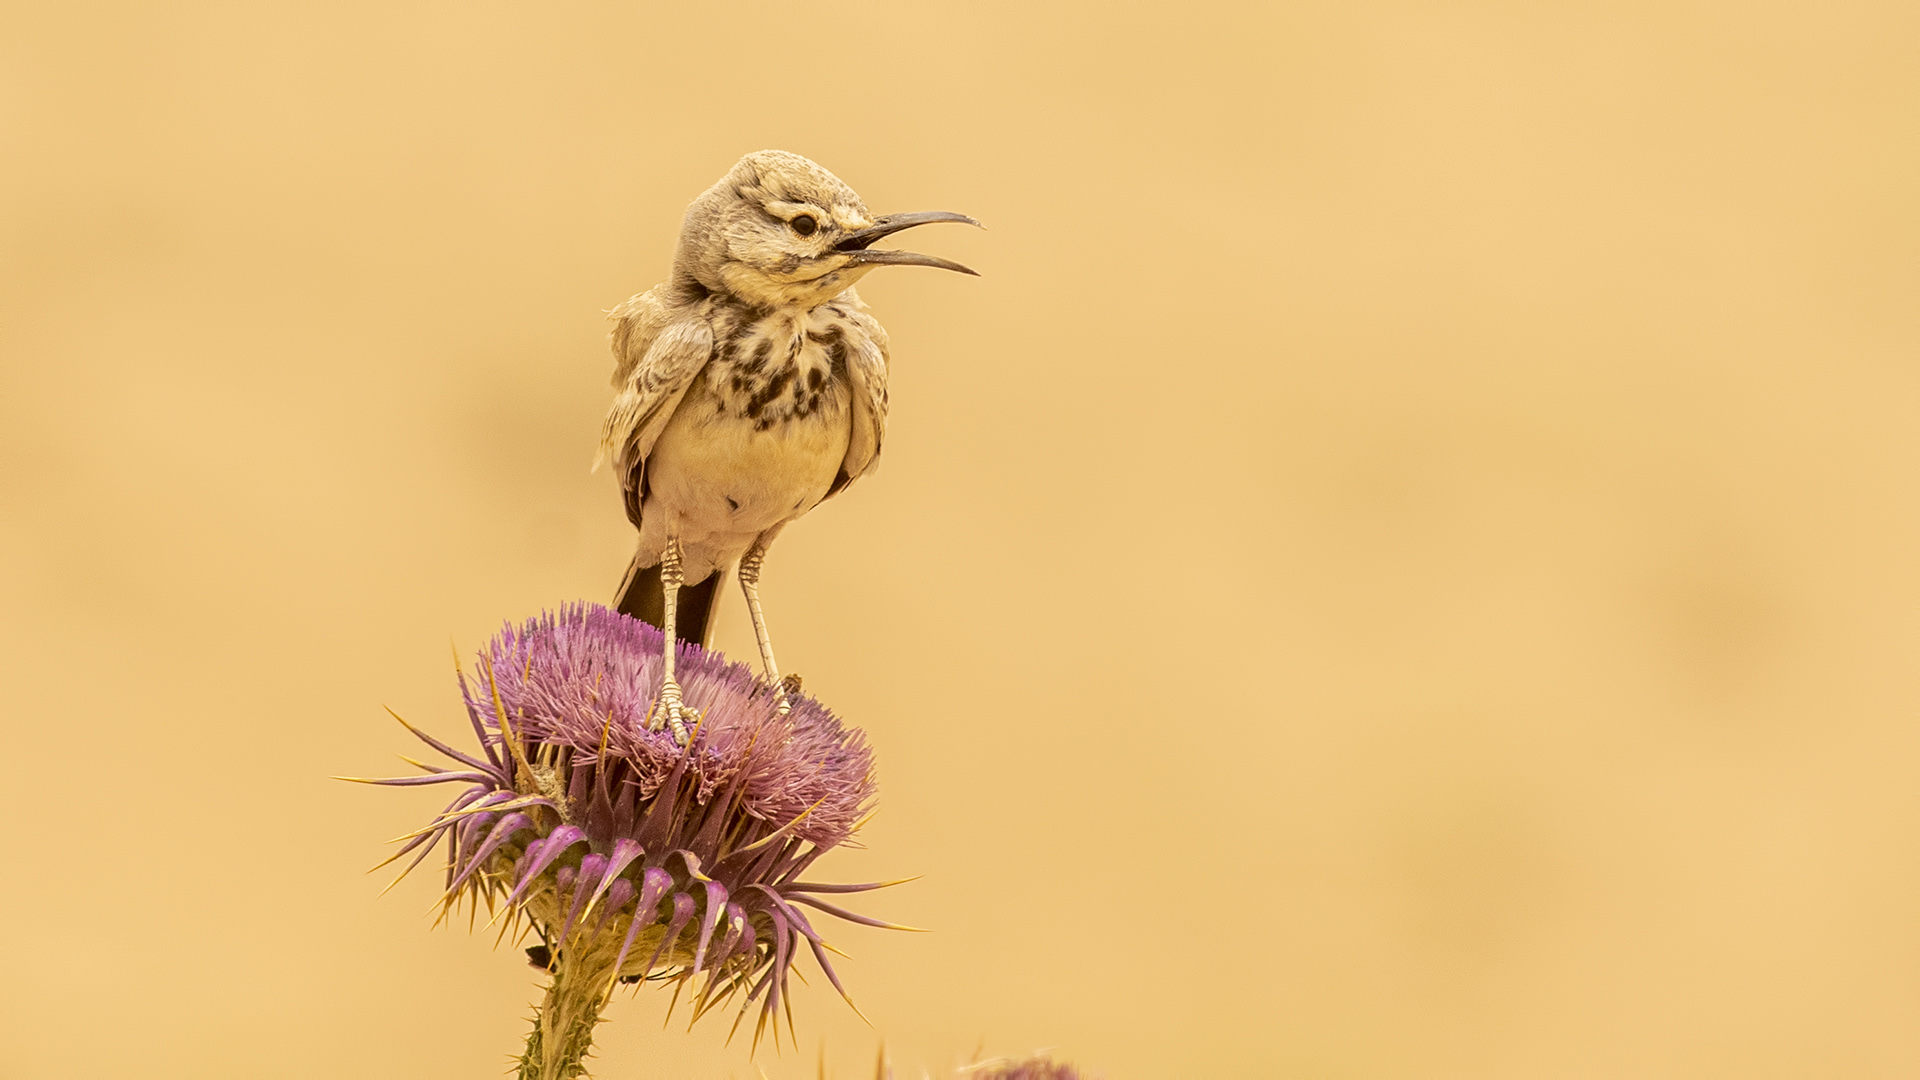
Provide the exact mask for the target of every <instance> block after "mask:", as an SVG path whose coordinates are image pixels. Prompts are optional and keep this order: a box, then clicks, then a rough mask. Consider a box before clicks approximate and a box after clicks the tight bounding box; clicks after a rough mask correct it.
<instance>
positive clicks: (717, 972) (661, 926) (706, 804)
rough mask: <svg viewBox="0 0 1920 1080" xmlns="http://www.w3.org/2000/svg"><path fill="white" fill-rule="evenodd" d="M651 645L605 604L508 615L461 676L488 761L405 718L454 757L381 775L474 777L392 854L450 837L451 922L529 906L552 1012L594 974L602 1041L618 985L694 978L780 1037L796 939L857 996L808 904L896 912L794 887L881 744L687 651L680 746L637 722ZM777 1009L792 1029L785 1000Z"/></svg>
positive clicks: (682, 667)
mask: <svg viewBox="0 0 1920 1080" xmlns="http://www.w3.org/2000/svg"><path fill="white" fill-rule="evenodd" d="M661 646H662V639H661V633H660V631H659V630H658V629H656V628H654V627H653V626H650V625H648V624H647V623H644V622H641V621H640V620H638V619H634V618H630V617H628V616H626V615H622V614H618V613H616V612H613V611H609V610H607V609H606V608H604V607H600V606H599V605H597V604H577V605H569V606H566V607H563V608H562V609H561V610H560V612H559V613H558V614H557V615H556V614H544V615H542V616H541V617H540V618H537V619H534V620H531V621H529V622H527V623H526V624H525V625H523V626H520V627H517V628H516V627H513V626H508V627H506V628H505V629H503V630H502V631H501V633H500V634H498V635H497V636H496V637H495V638H494V639H493V640H492V641H491V642H489V643H488V645H487V647H486V649H485V651H484V652H482V654H481V656H480V662H479V665H478V667H477V668H476V670H475V671H474V673H473V674H472V675H471V677H469V676H466V675H463V676H462V677H461V679H460V685H461V694H462V697H463V698H464V699H465V702H466V706H467V713H468V715H469V717H471V719H472V721H473V726H474V731H475V733H476V734H477V735H478V736H479V740H480V745H481V756H475V755H471V754H464V753H461V752H460V751H458V750H455V749H454V748H452V747H450V746H448V745H446V744H444V743H442V742H440V741H438V740H436V739H434V738H432V737H431V736H428V735H426V734H425V733H423V732H420V731H418V730H416V729H414V728H413V727H412V725H408V730H410V731H413V732H414V734H416V735H418V736H419V737H420V738H421V739H422V740H423V741H425V742H426V743H427V744H428V745H430V746H432V747H434V748H435V749H436V750H438V751H440V752H441V753H443V754H445V755H447V756H448V757H449V758H451V759H453V761H454V762H455V764H454V766H453V767H452V768H450V769H437V768H436V767H434V766H430V765H422V766H421V768H423V769H425V770H427V775H424V776H412V777H396V778H392V779H383V780H373V781H369V782H371V783H378V784H389V785H407V786H411V785H417V784H438V783H452V784H462V785H465V790H463V791H462V792H461V794H460V795H459V796H458V797H457V798H455V799H454V800H453V802H452V803H450V804H449V805H448V806H447V807H446V809H445V810H443V811H442V812H441V813H440V815H439V816H438V817H436V818H435V819H434V820H433V822H432V823H430V824H429V825H428V826H427V827H426V828H425V829H422V830H420V831H419V832H418V833H415V834H413V835H412V837H411V838H410V839H409V840H408V843H407V844H406V845H405V846H404V847H403V848H402V849H401V850H400V852H399V853H398V854H396V855H395V856H394V858H396V859H397V858H399V857H400V856H402V855H406V854H408V853H409V852H411V851H413V849H415V848H420V849H421V850H420V851H419V854H418V855H416V856H415V858H414V860H413V862H412V863H411V864H409V866H408V869H409V870H411V869H412V868H413V866H417V865H419V863H420V862H421V861H422V860H423V859H425V858H426V857H427V855H428V854H430V853H431V852H432V851H433V850H434V849H435V848H436V847H437V846H438V845H439V844H440V843H441V841H442V840H445V841H446V842H447V847H448V857H447V863H446V875H447V893H446V896H445V897H444V900H443V905H444V906H443V911H442V915H443V917H444V916H445V915H446V914H448V913H450V912H451V911H453V910H454V909H456V908H457V907H458V905H459V904H460V903H462V902H463V901H464V902H465V903H467V904H469V905H470V906H471V907H472V909H473V910H475V911H476V912H477V910H478V908H479V907H480V906H481V905H482V904H484V905H485V906H486V907H487V909H488V910H489V911H490V912H497V914H495V916H494V917H495V918H496V919H497V918H499V917H500V916H501V915H506V916H508V917H509V919H510V922H509V926H511V925H514V924H515V922H517V921H518V920H519V919H521V918H524V919H526V920H527V922H528V923H529V924H530V925H531V927H532V928H533V929H534V930H536V931H537V932H538V933H539V935H540V937H541V940H542V941H543V942H544V943H545V944H544V945H543V946H540V947H537V948H535V949H531V950H529V955H531V956H533V957H534V958H535V961H536V963H537V964H541V965H543V966H549V967H550V968H551V969H552V970H554V971H555V972H556V975H555V980H556V986H555V988H554V989H550V991H549V1005H550V1008H549V1009H546V1010H543V1013H550V1012H552V1011H554V1010H553V1008H551V1006H552V1004H553V1002H554V1001H555V997H554V994H555V992H556V991H557V988H558V984H559V983H560V982H561V981H563V980H566V981H570V982H573V983H575V984H576V989H578V987H579V986H583V985H585V984H586V983H591V985H592V987H594V988H596V989H594V990H593V992H592V993H589V994H587V997H589V998H592V1000H591V1001H590V1002H588V1005H589V1006H590V1008H588V1013H589V1015H588V1016H587V1017H586V1022H585V1031H586V1032H587V1033H588V1034H589V1035H590V1032H591V1028H592V1023H593V1020H594V1019H596V1018H597V1016H598V1012H599V1005H600V1004H601V1003H603V1002H604V1000H605V996H606V993H608V992H610V991H611V990H612V987H613V985H614V983H615V981H616V980H618V981H626V982H637V981H639V980H641V979H643V978H648V977H652V978H654V979H661V980H667V981H673V982H675V983H676V986H678V987H681V988H685V987H686V986H688V984H689V983H691V982H692V981H693V980H694V978H695V976H697V975H700V974H702V973H704V975H705V979H704V982H703V983H701V984H700V987H699V991H698V993H697V994H696V995H695V996H694V998H693V1010H694V1018H695V1019H696V1020H697V1019H698V1018H699V1017H700V1016H701V1015H704V1014H705V1013H706V1012H707V1011H709V1010H711V1009H713V1008H715V1007H717V1006H719V1005H720V1004H722V1003H724V1002H725V1001H727V1000H730V999H731V998H732V997H733V996H734V995H735V994H739V993H743V992H744V994H745V998H744V1000H742V1002H741V1005H740V1013H739V1016H738V1017H736V1018H735V1020H734V1028H735V1029H737V1028H738V1026H739V1023H740V1019H741V1018H744V1016H745V1015H746V1012H747V1009H748V1008H749V1007H750V1006H752V1005H753V1004H754V1003H755V1002H756V1001H757V1002H759V1005H760V1015H759V1019H758V1022H757V1023H756V1024H755V1027H754V1042H755V1044H756V1046H757V1045H758V1043H759V1040H760V1036H761V1033H762V1031H763V1030H764V1028H765V1027H766V1025H767V1023H768V1021H769V1020H771V1021H772V1022H773V1025H774V1038H775V1040H776V1042H777V1041H778V1039H779V1010H780V1006H781V1003H782V1001H783V999H785V998H786V997H787V974H788V971H789V970H790V969H791V967H792V964H793V962H794V959H795V957H796V956H797V954H798V952H799V949H800V946H801V944H802V943H803V942H804V943H805V946H806V948H807V949H808V951H809V952H811V953H812V954H813V956H814V959H815V960H816V961H817V962H818V963H819V965H820V967H821V969H822V970H823V971H824V972H825V974H826V976H827V978H828V980H829V981H830V982H831V983H832V984H833V986H834V988H835V989H836V990H840V992H841V994H842V995H843V996H844V995H845V993H846V991H845V990H844V989H843V988H842V987H841V986H840V979H839V977H838V975H836V974H835V973H834V970H833V967H832V965H831V964H830V963H829V962H828V960H827V954H826V949H827V946H826V943H825V942H824V941H823V940H822V939H821V937H820V935H819V934H818V933H817V932H816V931H815V929H814V927H813V924H812V922H811V921H810V920H809V918H808V915H807V914H806V913H805V912H803V911H802V910H801V908H802V907H809V908H812V909H814V911H816V912H826V913H827V914H830V915H834V916H837V917H839V918H841V919H846V920H849V921H852V922H858V923H862V924H864V925H868V926H882V927H890V926H891V924H888V923H884V922H880V921H879V920H876V919H870V918H867V917H865V916H862V915H856V914H854V913H852V912H849V911H846V910H843V909H842V908H840V907H838V906H837V905H835V904H832V903H830V902H828V901H826V900H823V899H821V898H820V897H821V896H822V895H831V894H837V893H854V892H864V891H867V890H869V889H876V888H880V887H882V886H883V885H885V884H892V883H890V882H876V883H871V884H865V885H830V884H819V883H812V882H807V881H802V880H800V875H801V874H802V873H803V872H804V871H805V870H806V869H807V868H808V867H809V866H810V865H811V864H812V863H813V861H814V860H815V859H817V858H819V857H820V856H821V855H822V854H823V853H825V852H826V851H827V850H828V849H830V848H832V847H834V846H835V845H837V844H840V843H843V842H845V841H846V840H847V839H848V838H849V837H851V836H852V835H853V833H854V831H855V830H856V829H858V827H859V826H860V824H861V822H862V820H863V819H864V818H865V816H866V815H867V813H868V811H869V809H870V808H871V805H872V802H873V794H874V782H873V754H872V751H870V750H869V749H868V748H867V745H866V739H865V736H864V734H863V733H862V732H861V731H860V730H859V729H858V728H853V727H848V726H846V725H843V724H842V723H841V722H840V721H839V720H838V719H836V718H835V717H834V716H833V714H832V713H830V712H828V711H827V709H826V707H825V706H823V705H821V704H820V703H818V702H817V701H814V700H813V699H811V698H808V697H804V696H801V695H798V694H792V695H789V697H790V701H791V706H792V707H791V711H790V712H788V713H786V714H785V715H781V714H779V713H778V711H777V709H776V699H775V696H774V693H773V691H772V688H771V687H769V686H767V685H766V684H764V683H762V682H760V681H758V680H756V679H755V678H754V677H753V675H752V674H751V673H750V672H749V670H748V669H747V668H746V667H745V666H744V665H741V664H735V663H730V662H728V661H727V660H726V659H725V658H724V657H722V656H721V655H719V654H718V653H710V652H707V651H705V650H703V649H700V648H699V647H697V646H694V645H688V644H681V645H679V650H680V651H679V655H678V657H677V666H678V672H679V675H678V677H679V681H680V684H681V687H682V688H683V691H684V693H685V700H686V702H687V704H688V705H690V706H692V707H693V708H695V709H697V710H699V712H700V715H701V720H700V722H699V724H698V726H697V727H696V728H695V729H694V731H693V733H692V737H691V738H690V739H689V740H688V743H687V745H686V746H680V745H678V744H677V743H676V741H675V740H674V738H673V736H672V735H671V734H670V733H669V732H667V731H665V730H660V731H652V730H649V729H648V727H647V716H648V712H649V709H650V708H651V706H652V705H653V703H654V701H655V699H656V698H657V697H658V695H659V692H660V683H661V679H660V674H661V671H660V669H661V656H660V653H661ZM402 723H405V721H402ZM388 861H389V862H391V861H392V860H391V859H390V860H388ZM403 876H404V874H403ZM502 906H503V908H504V909H502ZM816 917H817V916H816ZM895 928H896V929H908V928H906V927H895ZM595 995H597V996H595ZM677 996H678V990H676V998H677ZM849 1003H851V999H849ZM787 1013H788V1025H789V1027H791V1025H792V1015H791V1005H790V1004H789V1005H788V1006H787ZM573 1026H578V1025H577V1024H575V1025H573ZM540 1033H541V1029H539V1028H536V1032H535V1036H536V1041H537V1038H538V1036H539V1035H540ZM549 1035H550V1037H551V1038H557V1037H560V1036H562V1035H566V1037H568V1038H573V1037H574V1036H572V1035H567V1034H566V1033H565V1032H562V1031H559V1030H555V1031H553V1032H550V1033H549ZM534 1045H535V1043H534V1042H530V1044H529V1046H530V1049H529V1054H530V1055H531V1054H533V1053H534V1050H533V1049H532V1048H533V1047H534ZM577 1049H578V1051H579V1052H580V1053H584V1051H585V1043H584V1042H581V1044H580V1045H579V1046H578V1047H577ZM571 1052H572V1051H569V1053H571ZM576 1060H577V1059H576ZM528 1075H531V1073H529V1074H528ZM543 1075H544V1074H543ZM569 1075H571V1074H569Z"/></svg>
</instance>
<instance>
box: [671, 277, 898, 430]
mask: <svg viewBox="0 0 1920 1080" xmlns="http://www.w3.org/2000/svg"><path fill="white" fill-rule="evenodd" d="M716 314H717V315H718V317H717V318H716V319H715V326H714V330H715V334H714V339H715V344H714V350H713V358H712V360H710V361H709V362H708V365H707V371H706V381H707V386H708V388H709V390H710V392H711V394H712V395H713V398H714V400H715V401H716V402H717V404H718V408H719V410H720V411H721V412H722V413H724V414H726V415H727V416H730V417H734V418H737V419H741V420H746V421H749V422H751V423H752V424H753V427H754V430H756V431H767V430H770V429H773V428H777V427H779V426H781V425H784V424H792V423H796V422H801V421H806V420H810V419H811V420H815V421H826V420H831V419H836V418H839V417H844V416H845V415H846V412H847V402H848V396H849V393H850V387H849V383H848V377H847V347H848V346H847V341H848V337H849V335H852V334H857V333H860V332H861V331H860V328H859V326H858V324H857V323H855V322H854V320H853V319H852V318H850V317H849V315H848V313H847V312H846V311H845V310H842V309H841V308H840V307H839V306H838V305H835V304H823V305H821V306H820V307H817V308H813V309H812V310H801V309H798V308H775V309H771V310H769V309H766V308H731V307H730V308H726V309H723V310H722V311H720V312H718V313H716Z"/></svg>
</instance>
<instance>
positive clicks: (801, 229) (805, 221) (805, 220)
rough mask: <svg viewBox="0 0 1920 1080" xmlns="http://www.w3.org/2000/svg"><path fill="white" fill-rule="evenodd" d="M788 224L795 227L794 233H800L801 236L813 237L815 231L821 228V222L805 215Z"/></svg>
mask: <svg viewBox="0 0 1920 1080" xmlns="http://www.w3.org/2000/svg"><path fill="white" fill-rule="evenodd" d="M787 224H788V225H791V226H793V231H794V232H797V233H799V234H800V235H801V236H812V235H813V233H814V230H816V229H818V228H819V227H820V223H819V222H817V221H815V220H813V219H812V218H810V217H808V216H807V215H805V214H801V215H800V216H799V217H797V218H794V219H793V220H792V221H789V222H787Z"/></svg>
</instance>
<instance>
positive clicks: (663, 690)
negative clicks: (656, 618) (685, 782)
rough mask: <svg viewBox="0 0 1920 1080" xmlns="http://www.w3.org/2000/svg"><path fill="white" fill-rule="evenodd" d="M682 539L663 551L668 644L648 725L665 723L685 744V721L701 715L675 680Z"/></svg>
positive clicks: (672, 540) (657, 726)
mask: <svg viewBox="0 0 1920 1080" xmlns="http://www.w3.org/2000/svg"><path fill="white" fill-rule="evenodd" d="M681 580H682V579H681V574H680V539H679V538H678V537H675V536H669V537H667V549H666V550H665V551H664V552H661V554H660V591H661V593H662V594H663V595H664V597H665V599H666V618H665V619H664V620H663V621H664V622H665V623H666V644H665V651H664V652H662V654H661V656H660V701H659V702H658V703H657V704H656V705H654V707H653V715H652V716H651V717H649V718H648V724H647V726H648V728H650V729H651V730H653V731H659V730H660V725H661V723H662V722H664V723H665V724H666V725H667V726H668V727H669V728H672V729H673V738H674V741H675V742H678V743H680V744H681V745H682V746H684V745H686V742H687V726H686V723H685V720H698V719H699V714H698V713H696V712H695V711H694V710H692V709H689V708H687V707H686V706H685V705H683V704H681V702H680V684H679V683H677V682H675V681H674V679H673V661H674V656H675V654H676V653H677V652H678V651H679V648H678V646H679V641H678V640H677V639H676V638H675V637H674V636H673V628H674V626H675V625H677V624H676V623H675V622H674V618H675V616H676V615H677V612H676V611H675V610H674V609H675V608H677V607H678V606H679V600H680V584H681Z"/></svg>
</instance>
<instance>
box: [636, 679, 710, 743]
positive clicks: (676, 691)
mask: <svg viewBox="0 0 1920 1080" xmlns="http://www.w3.org/2000/svg"><path fill="white" fill-rule="evenodd" d="M699 722H700V710H698V709H696V708H694V707H693V706H691V705H688V704H686V703H685V702H683V701H681V700H680V687H679V684H677V683H668V684H667V685H666V686H664V687H662V688H661V689H660V700H659V701H656V702H654V705H653V712H651V713H649V714H648V716H647V730H648V731H659V730H660V726H661V725H662V724H665V725H666V726H667V728H668V729H669V730H670V731H672V732H673V741H674V742H677V743H679V744H680V745H681V746H685V745H687V725H688V724H698V723H699Z"/></svg>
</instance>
